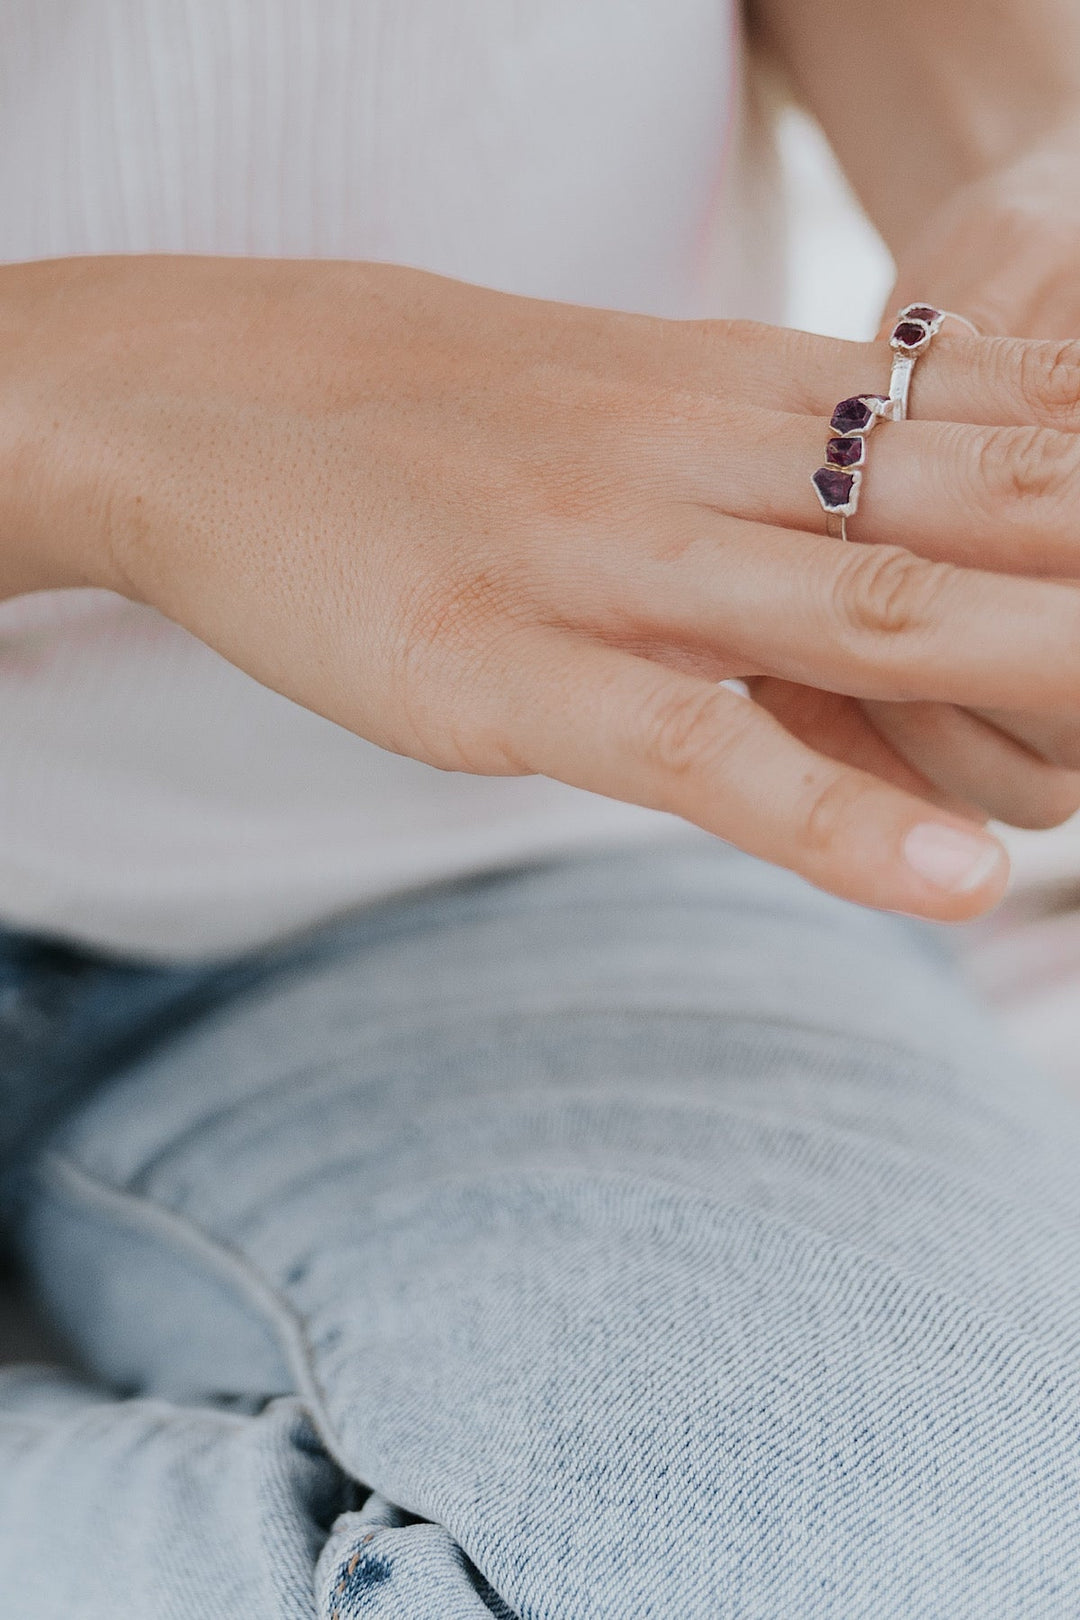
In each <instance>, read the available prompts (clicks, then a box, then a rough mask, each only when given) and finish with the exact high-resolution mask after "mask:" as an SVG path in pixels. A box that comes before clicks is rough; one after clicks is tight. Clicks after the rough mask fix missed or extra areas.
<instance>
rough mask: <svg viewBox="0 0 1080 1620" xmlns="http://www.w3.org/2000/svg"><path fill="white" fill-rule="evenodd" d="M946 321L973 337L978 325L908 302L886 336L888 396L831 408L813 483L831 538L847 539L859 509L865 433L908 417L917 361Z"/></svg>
mask: <svg viewBox="0 0 1080 1620" xmlns="http://www.w3.org/2000/svg"><path fill="white" fill-rule="evenodd" d="M950 320H951V321H959V322H960V324H961V325H962V326H965V327H966V328H967V330H968V331H969V332H970V333H972V335H973V336H974V337H978V336H979V329H978V327H977V326H974V325H973V324H972V323H971V321H969V320H968V318H967V316H966V315H957V314H955V313H954V312H953V311H952V310H948V309H936V308H935V307H934V305H933V304H908V305H906V307H905V308H904V309H902V310H901V311H900V313H899V315H897V317H896V321H895V323H894V325H893V329H892V331H891V333H890V334H889V347H890V348H891V349H892V351H893V363H892V373H891V375H890V377H889V392H888V394H887V395H886V394H856V395H854V396H853V397H852V398H851V399H842V400H841V401H840V403H839V405H838V406H837V407H836V409H835V411H833V414H832V418H831V420H830V422H829V426H830V427H831V428H832V430H833V437H832V438H830V439H829V441H828V443H827V444H826V446H825V465H824V466H823V467H819V468H818V469H817V471H816V472H815V473H814V475H813V478H812V479H811V482H812V483H813V486H814V489H815V491H816V493H817V498H818V500H819V501H820V502H821V505H822V508H823V510H824V512H825V527H826V529H827V531H828V533H829V535H830V536H831V537H832V538H833V539H834V540H846V539H847V520H848V518H849V517H854V515H855V513H856V511H857V510H858V505H859V490H860V487H861V486H862V469H863V467H864V465H865V463H866V435H867V434H868V433H869V432H870V429H871V428H872V427H874V426H875V425H876V423H878V422H879V421H882V420H883V419H885V418H887V419H888V420H889V421H892V422H903V421H905V420H906V418H907V414H908V399H909V395H910V393H911V376H912V372H913V371H914V370H915V363H916V361H917V360H918V358H919V356H920V355H922V354H925V353H926V351H927V349H928V348H929V347H930V345H931V343H932V342H933V341H934V339H935V337H936V336H937V334H938V333H939V332H940V330H941V328H942V326H943V324H944V323H945V322H946V321H950Z"/></svg>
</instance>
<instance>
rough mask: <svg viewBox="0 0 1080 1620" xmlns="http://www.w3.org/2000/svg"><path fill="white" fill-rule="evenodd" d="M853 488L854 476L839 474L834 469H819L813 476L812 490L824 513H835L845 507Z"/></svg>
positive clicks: (846, 473) (837, 470) (844, 473)
mask: <svg viewBox="0 0 1080 1620" xmlns="http://www.w3.org/2000/svg"><path fill="white" fill-rule="evenodd" d="M854 487H855V474H854V473H849V472H840V471H839V469H838V468H836V467H819V468H818V470H817V472H816V473H815V474H814V488H815V489H816V490H817V492H818V500H819V501H820V502H821V504H822V506H823V507H824V508H825V510H826V512H836V511H838V510H839V509H840V508H841V507H843V506H846V505H847V504H848V502H849V501H850V499H851V492H852V490H853V489H854Z"/></svg>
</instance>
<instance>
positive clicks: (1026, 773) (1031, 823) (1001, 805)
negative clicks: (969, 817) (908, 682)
mask: <svg viewBox="0 0 1080 1620" xmlns="http://www.w3.org/2000/svg"><path fill="white" fill-rule="evenodd" d="M864 709H865V712H866V714H867V716H868V718H869V719H870V721H871V722H872V724H873V725H874V727H875V728H876V730H877V731H878V732H879V733H880V734H881V736H882V737H884V738H885V739H886V740H887V741H888V742H889V743H890V744H891V745H892V747H893V748H894V749H895V750H896V752H897V753H898V754H899V755H900V756H901V757H902V758H903V759H905V760H907V761H908V763H909V764H910V765H911V766H912V767H913V768H914V769H915V770H917V771H919V772H921V773H922V775H924V776H926V777H928V778H929V780H930V781H932V782H934V783H936V784H937V786H938V787H939V788H941V789H942V790H943V791H944V792H949V793H954V794H956V795H957V796H958V797H960V798H963V799H965V800H967V801H968V802H970V803H973V804H977V805H979V806H980V807H981V808H982V809H983V810H984V811H985V812H986V814H987V815H990V816H993V817H994V818H995V820H997V821H1004V822H1007V823H1008V824H1009V825H1010V826H1013V827H1058V826H1060V825H1061V823H1062V822H1063V821H1067V820H1068V819H1069V817H1070V816H1071V815H1073V814H1074V812H1075V811H1076V810H1077V808H1078V807H1080V775H1077V774H1076V773H1075V772H1072V771H1063V770H1061V769H1060V768H1059V767H1058V766H1055V765H1050V764H1048V763H1047V762H1046V760H1043V759H1039V758H1038V757H1037V756H1036V755H1035V754H1033V753H1031V752H1030V750H1029V749H1027V748H1025V747H1023V746H1022V744H1020V743H1019V742H1017V741H1016V740H1015V739H1014V738H1012V737H1008V736H1006V735H1005V733H1004V732H1002V731H999V730H998V729H997V728H996V727H995V726H991V725H987V724H986V723H985V722H984V721H983V720H981V719H979V718H978V717H977V716H975V715H972V714H968V713H966V712H965V711H964V710H962V709H956V708H953V707H952V706H951V705H950V704H947V703H910V704H908V703H867V704H865V705H864Z"/></svg>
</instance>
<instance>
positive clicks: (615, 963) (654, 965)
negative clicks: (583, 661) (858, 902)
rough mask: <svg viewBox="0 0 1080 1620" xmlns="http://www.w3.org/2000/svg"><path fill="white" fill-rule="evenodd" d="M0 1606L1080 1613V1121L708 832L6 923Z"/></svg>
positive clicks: (1006, 1057)
mask: <svg viewBox="0 0 1080 1620" xmlns="http://www.w3.org/2000/svg"><path fill="white" fill-rule="evenodd" d="M0 960H2V962H3V964H4V965H3V968H2V969H0V974H2V975H3V977H0V1031H2V1033H0V1043H2V1044H0V1070H2V1072H3V1076H4V1080H3V1092H2V1094H0V1095H2V1096H3V1099H4V1106H3V1112H4V1117H5V1122H6V1123H5V1136H4V1157H5V1161H6V1163H7V1165H8V1166H9V1168H8V1172H7V1174H6V1178H5V1198H6V1208H7V1217H6V1219H7V1226H8V1231H9V1233H10V1234H11V1235H12V1239H13V1243H14V1246H15V1248H16V1250H17V1252H18V1254H19V1256H20V1260H21V1263H22V1265H23V1266H24V1267H25V1268H26V1270H27V1272H28V1274H29V1275H30V1276H31V1277H32V1279H33V1281H34V1283H35V1285H36V1287H37V1288H38V1290H39V1291H40V1292H41V1294H42V1296H43V1298H44V1300H45V1302H46V1304H47V1307H48V1309H49V1311H50V1313H51V1315H52V1317H53V1319H54V1321H55V1322H56V1323H57V1324H58V1325H59V1326H60V1327H61V1328H62V1329H63V1331H64V1332H65V1333H66V1335H67V1336H68V1338H69V1340H70V1342H71V1344H72V1345H73V1346H74V1348H75V1351H76V1353H77V1355H78V1357H79V1361H80V1363H81V1365H82V1367H83V1368H84V1369H85V1373H84V1374H80V1375H78V1376H77V1375H75V1374H74V1373H70V1372H65V1371H63V1370H54V1371H50V1370H47V1369H44V1368H25V1367H23V1368H9V1369H7V1370H5V1371H3V1372H0V1617H2V1620H312V1617H318V1620H332V1617H333V1620H391V1617H392V1620H483V1617H485V1616H487V1617H489V1620H490V1616H492V1615H496V1616H500V1617H502V1620H506V1617H508V1616H519V1617H521V1620H646V1617H648V1620H722V1617H728V1616H731V1617H735V1616H738V1617H755V1620H756V1617H761V1620H788V1617H791V1620H816V1617H830V1620H832V1617H835V1620H861V1617H866V1620H871V1617H872V1620H928V1617H933V1620H961V1617H963V1620H968V1617H970V1620H1009V1617H1014V1616H1022V1617H1038V1620H1044V1617H1046V1620H1048V1617H1059V1616H1060V1617H1061V1620H1076V1617H1077V1616H1078V1615H1080V1358H1078V1341H1080V1140H1078V1132H1077V1127H1076V1121H1075V1119H1074V1118H1073V1116H1072V1114H1071V1112H1070V1111H1069V1109H1068V1107H1067V1105H1066V1104H1065V1103H1059V1102H1057V1101H1056V1100H1055V1099H1054V1097H1053V1095H1052V1094H1051V1092H1050V1091H1049V1089H1048V1088H1046V1087H1044V1085H1043V1083H1042V1082H1041V1081H1040V1080H1039V1079H1038V1077H1036V1076H1034V1075H1032V1074H1030V1073H1029V1072H1027V1070H1026V1069H1025V1067H1024V1066H1023V1065H1022V1064H1021V1063H1019V1062H1018V1061H1017V1060H1016V1059H1014V1058H1013V1057H1012V1056H1011V1055H1010V1054H1009V1053H1008V1052H1007V1051H1005V1050H1003V1048H1002V1045H1001V1042H1000V1041H999V1039H998V1037H997V1036H996V1034H995V1033H994V1032H993V1031H992V1029H991V1028H990V1026H989V1025H988V1023H987V1022H986V1021H984V1019H983V1017H982V1016H981V1015H980V1013H979V1011H978V1009H976V1008H975V1007H973V1006H972V1005H970V1004H969V1003H968V1001H967V1000H966V999H965V997H964V995H963V993H962V991H961V990H960V989H959V987H958V985H957V983H956V982H955V980H954V978H953V975H952V972H951V970H950V967H949V965H948V961H947V959H946V957H945V955H944V953H943V951H942V949H941V947H940V946H939V944H938V942H937V941H936V939H935V938H933V937H932V936H931V935H930V934H929V933H924V932H922V931H920V930H919V929H917V928H916V927H915V926H914V925H910V924H907V923H905V922H903V921H901V920H899V919H896V918H888V917H884V916H880V915H874V914H871V913H869V912H864V911H859V910H856V909H854V908H852V907H848V906H845V905H843V904H842V903H840V902H838V901H834V900H831V899H828V898H826V897H824V896H822V895H820V894H817V893H814V892H813V891H811V890H810V889H808V888H806V887H805V886H803V885H802V884H800V883H799V882H798V881H796V880H795V879H793V878H791V877H789V876H787V875H786V874H784V873H781V872H777V871H774V870H770V869H769V868H767V867H764V866H761V865H758V864H756V863H755V862H753V861H750V860H748V859H746V858H744V857H741V856H739V855H737V854H735V853H733V852H731V851H728V850H725V849H723V848H721V847H719V846H714V845H708V844H706V843H705V842H704V841H703V842H702V843H700V844H698V843H696V842H689V841H688V843H687V845H686V846H685V847H679V848H671V849H667V850H664V851H656V852H647V853H638V854H634V855H613V856H610V857H603V858H592V859H588V860H581V861H567V862H562V863H556V864H552V865H549V866H545V867H539V868H535V869H532V870H529V871H525V872H516V873H512V874H508V875H504V876H500V877H496V878H489V879H486V880H481V881H476V882H471V883H464V884H461V885H456V886H453V887H450V888H447V889H444V890H441V891H439V892H435V893H429V894H426V895H422V896H418V897H413V898H411V899H408V900H404V901H401V902H399V903H395V904H391V905H385V906H381V907H377V908H374V909H372V910H370V911H369V912H367V913H364V914H361V915H357V916H354V917H352V918H350V919H348V920H346V921H344V922H341V923H338V924H335V925H334V926H333V927H330V928H328V929H326V930H324V931H323V932H322V933H321V934H320V935H318V936H317V937H313V938H311V939H308V940H305V941H303V942H301V943H299V944H294V945H292V946H290V947H289V948H288V949H287V950H280V951H277V952H276V953H270V954H268V955H267V956H265V957H263V958H261V959H257V960H249V961H247V962H243V963H239V964H237V965H235V966H234V967H230V968H227V969H220V968H219V969H214V970H205V971H204V970H184V971H183V972H175V973H172V972H168V971H165V972H159V971H154V970H147V969H138V968H131V967H126V966H124V965H123V964H121V963H110V962H94V961H92V960H88V959H82V958H76V957H72V956H71V955H70V954H68V953H65V952H62V951H55V950H50V949H48V948H45V947H42V946H41V945H40V944H37V943H35V942H33V941H26V940H14V939H11V938H9V939H8V940H7V942H6V945H5V946H4V948H3V950H0Z"/></svg>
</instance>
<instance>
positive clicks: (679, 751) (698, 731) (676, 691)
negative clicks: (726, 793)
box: [644, 686, 752, 780]
mask: <svg viewBox="0 0 1080 1620" xmlns="http://www.w3.org/2000/svg"><path fill="white" fill-rule="evenodd" d="M745 708H746V709H747V710H750V709H751V708H752V705H750V704H746V705H745ZM748 718H749V717H748V716H747V717H741V716H740V711H739V710H735V711H734V712H733V711H732V708H731V702H730V699H729V698H728V697H727V696H726V695H725V694H722V693H719V692H716V691H714V690H712V689H711V688H709V687H706V688H705V689H704V690H699V689H696V688H695V689H691V690H687V689H685V688H683V687H681V686H680V687H677V688H671V687H668V686H665V687H663V688H661V689H660V691H659V692H658V693H657V694H656V696H655V697H654V699H653V701H652V703H651V704H650V705H648V706H647V708H646V711H645V715H644V737H645V753H646V757H647V759H648V762H649V764H650V765H651V766H652V767H653V768H654V769H655V770H658V771H659V772H660V773H661V775H663V776H665V777H669V778H675V779H676V780H679V779H684V778H686V777H690V776H696V775H699V774H700V773H701V772H703V771H705V770H709V769H714V768H715V767H716V766H717V765H718V764H719V763H720V762H721V761H722V760H723V758H724V756H725V755H726V754H727V753H728V752H729V751H730V750H731V749H732V748H733V747H735V746H737V744H738V742H739V740H740V739H741V737H742V735H743V734H744V729H745V726H746V724H747V722H748Z"/></svg>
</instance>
